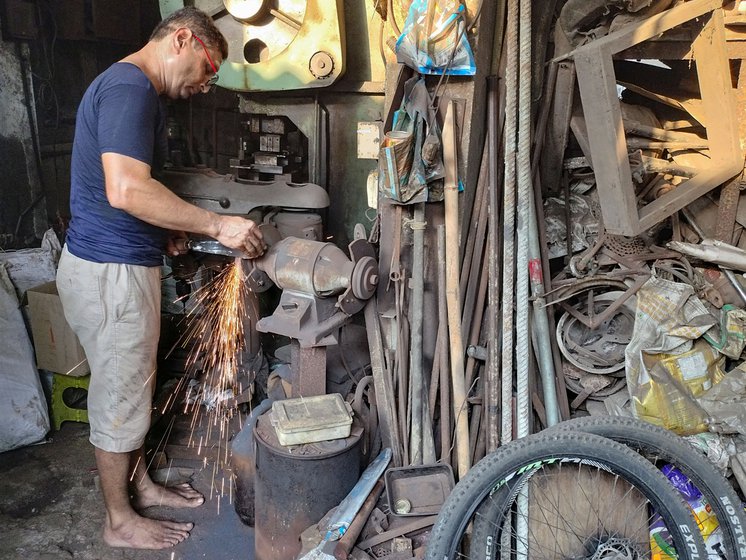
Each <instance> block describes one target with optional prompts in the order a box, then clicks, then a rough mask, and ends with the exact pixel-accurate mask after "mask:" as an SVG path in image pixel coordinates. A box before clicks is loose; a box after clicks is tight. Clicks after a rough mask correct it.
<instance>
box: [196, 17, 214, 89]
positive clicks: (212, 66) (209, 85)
mask: <svg viewBox="0 0 746 560" xmlns="http://www.w3.org/2000/svg"><path fill="white" fill-rule="evenodd" d="M192 37H194V38H195V39H197V41H199V44H200V45H202V48H203V49H204V50H205V56H207V62H209V63H210V68H212V71H213V72H214V74H213V75H212V77H211V78H210V79H209V80H207V83H206V84H205V85H207V87H208V88H210V87H212V86H214V85H215V84H217V83H218V69H217V67H216V66H215V63H214V62H213V61H212V58H210V53H209V52H208V51H207V47H206V46H205V43H204V42H203V41H202V39H200V38H199V37H197V35H195V34H194V31H192Z"/></svg>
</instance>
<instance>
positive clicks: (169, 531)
mask: <svg viewBox="0 0 746 560" xmlns="http://www.w3.org/2000/svg"><path fill="white" fill-rule="evenodd" d="M193 526H194V524H192V523H177V522H175V521H158V520H155V519H148V518H146V517H141V516H139V515H133V516H132V517H131V518H129V519H128V520H127V521H126V522H124V523H121V524H120V525H119V526H117V527H114V526H112V524H111V521H110V520H109V517H108V515H107V518H106V523H105V525H104V542H105V543H106V544H108V545H109V546H114V547H126V548H145V549H161V548H170V547H172V546H174V545H177V544H179V543H180V542H181V541H183V540H184V539H186V538H187V537H188V536H189V531H190V530H191V529H192V527H193Z"/></svg>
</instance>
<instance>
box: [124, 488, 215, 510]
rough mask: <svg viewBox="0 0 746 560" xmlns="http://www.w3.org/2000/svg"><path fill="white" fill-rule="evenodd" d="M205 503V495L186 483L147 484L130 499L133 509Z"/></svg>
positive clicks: (183, 506) (178, 506)
mask: <svg viewBox="0 0 746 560" xmlns="http://www.w3.org/2000/svg"><path fill="white" fill-rule="evenodd" d="M204 503H205V497H204V496H203V495H202V494H200V493H199V492H197V491H196V490H195V489H194V488H192V486H191V485H190V484H188V483H186V482H185V483H184V484H177V485H176V486H166V487H164V486H161V485H159V484H148V485H147V487H146V488H143V489H140V490H139V492H138V493H137V494H136V495H135V497H134V499H133V500H132V506H133V507H134V508H135V509H145V508H147V507H151V506H166V507H175V508H194V507H198V506H201V505H202V504H204Z"/></svg>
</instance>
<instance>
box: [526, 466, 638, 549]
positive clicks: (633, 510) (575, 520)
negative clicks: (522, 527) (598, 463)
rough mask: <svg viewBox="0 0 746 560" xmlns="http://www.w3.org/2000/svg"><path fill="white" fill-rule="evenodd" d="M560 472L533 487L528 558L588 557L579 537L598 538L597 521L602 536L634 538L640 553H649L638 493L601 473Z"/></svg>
mask: <svg viewBox="0 0 746 560" xmlns="http://www.w3.org/2000/svg"><path fill="white" fill-rule="evenodd" d="M556 470H557V472H553V473H552V474H551V476H541V477H534V478H533V479H532V480H531V482H530V484H529V518H530V520H529V528H530V531H529V555H528V557H529V558H580V557H585V556H586V555H587V553H588V551H587V550H585V549H584V548H583V545H584V544H586V543H584V542H581V541H579V540H578V538H577V535H587V536H588V537H592V536H594V535H598V534H599V529H600V527H599V526H598V525H599V523H601V524H603V530H604V533H606V534H611V535H618V536H619V537H621V538H625V539H630V540H632V541H633V542H634V543H635V544H636V545H637V546H638V547H639V549H638V550H639V552H641V553H643V554H644V553H648V554H649V553H650V537H649V528H648V508H647V501H646V500H645V499H644V497H643V496H642V495H641V494H640V493H639V492H638V491H635V490H634V489H632V488H631V487H630V485H629V484H628V483H627V482H625V481H624V480H621V479H618V478H617V477H615V476H614V475H613V474H611V473H607V472H605V471H602V470H600V469H599V470H597V471H595V472H593V471H591V469H588V468H578V467H576V466H570V467H567V468H563V469H556ZM601 536H602V535H601ZM551 551H554V552H553V553H552V554H547V553H548V552H551Z"/></svg>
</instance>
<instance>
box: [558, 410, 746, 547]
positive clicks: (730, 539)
mask: <svg viewBox="0 0 746 560" xmlns="http://www.w3.org/2000/svg"><path fill="white" fill-rule="evenodd" d="M552 429H555V430H557V429H559V430H574V431H579V432H587V433H592V434H596V435H599V436H602V437H605V438H608V439H613V440H614V441H618V442H619V443H623V444H625V445H627V446H628V447H630V448H632V449H634V450H635V451H637V452H639V453H640V454H641V455H643V456H644V457H645V458H646V459H648V460H649V461H651V462H652V463H653V464H656V465H658V466H661V465H663V464H665V463H670V464H672V465H673V466H675V467H676V468H678V469H679V470H680V471H681V472H682V473H683V474H684V475H686V476H687V478H689V480H691V481H692V483H693V484H694V486H696V487H697V489H698V490H699V491H700V492H701V493H702V496H703V497H704V498H705V500H706V501H707V503H708V504H709V506H710V507H711V508H712V511H713V512H714V513H715V517H717V520H718V522H719V524H720V526H721V527H722V529H723V549H724V554H725V558H729V559H731V558H732V559H734V560H746V536H745V535H744V527H746V516H744V512H743V509H742V508H741V507H740V504H741V500H740V499H739V497H738V495H737V494H736V492H735V490H734V489H733V487H732V486H731V485H730V483H729V482H728V481H727V480H726V479H725V478H724V477H723V476H722V475H721V474H720V473H719V472H718V471H717V469H715V467H714V466H713V465H712V463H710V462H709V461H708V460H707V459H706V458H705V457H704V456H703V455H702V454H701V453H699V452H698V451H697V450H696V449H694V448H692V447H691V446H690V445H689V444H687V443H685V442H684V441H682V439H681V438H680V437H679V436H677V435H676V434H674V433H673V432H670V431H668V430H666V429H665V428H661V427H659V426H655V425H653V424H650V423H648V422H644V421H642V420H638V419H636V418H624V417H619V416H597V417H596V416H591V417H586V418H576V419H574V420H568V421H567V422H562V423H561V424H558V425H556V426H554V427H553V428H552Z"/></svg>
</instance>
